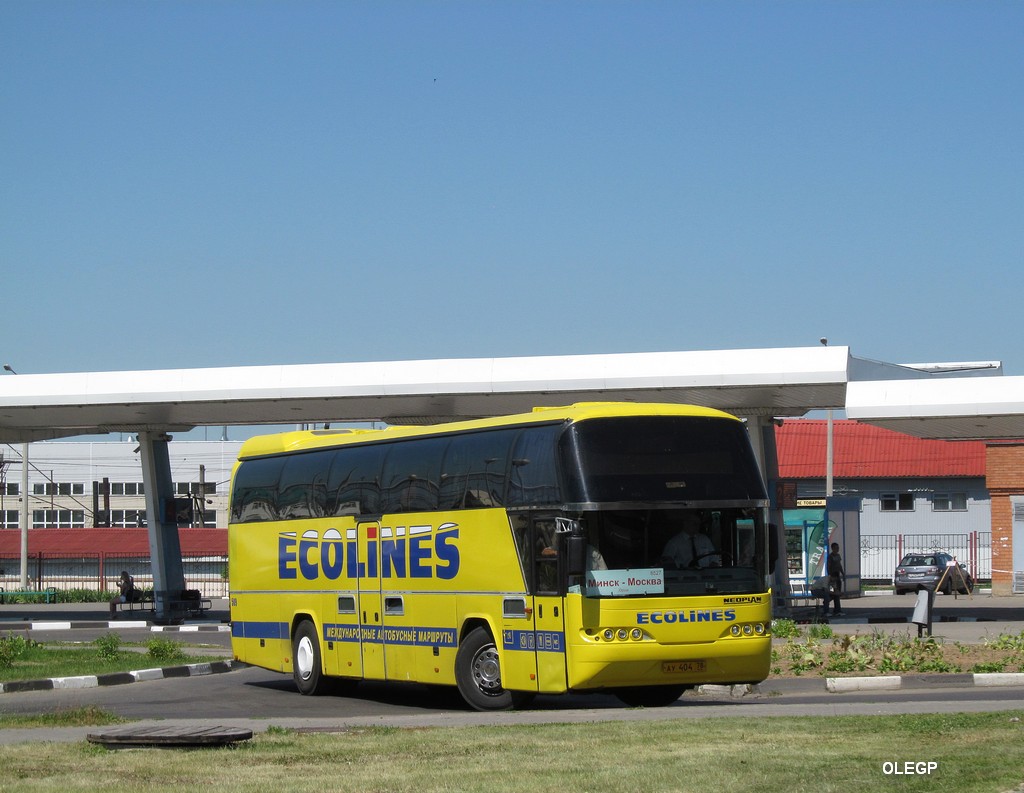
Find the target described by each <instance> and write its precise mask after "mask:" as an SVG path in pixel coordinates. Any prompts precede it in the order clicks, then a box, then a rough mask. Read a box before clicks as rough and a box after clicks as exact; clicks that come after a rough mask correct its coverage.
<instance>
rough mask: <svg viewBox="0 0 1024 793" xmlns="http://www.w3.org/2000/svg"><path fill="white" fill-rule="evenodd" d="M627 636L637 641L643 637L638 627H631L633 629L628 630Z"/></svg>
mask: <svg viewBox="0 0 1024 793" xmlns="http://www.w3.org/2000/svg"><path fill="white" fill-rule="evenodd" d="M629 636H630V638H631V639H632V640H633V641H635V642H638V641H640V640H641V639H642V638H644V632H643V631H642V630H640V629H639V628H633V630H631V631H630V632H629Z"/></svg>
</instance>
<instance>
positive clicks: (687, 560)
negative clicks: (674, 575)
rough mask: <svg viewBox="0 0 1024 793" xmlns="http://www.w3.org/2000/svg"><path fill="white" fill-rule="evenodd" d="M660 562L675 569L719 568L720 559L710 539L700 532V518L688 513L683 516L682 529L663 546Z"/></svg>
mask: <svg viewBox="0 0 1024 793" xmlns="http://www.w3.org/2000/svg"><path fill="white" fill-rule="evenodd" d="M661 558H662V562H663V563H665V562H667V563H668V566H673V565H674V566H675V567H676V568H677V569H683V568H685V567H720V566H721V564H722V557H721V556H719V555H718V551H717V550H716V549H715V546H714V544H712V542H711V538H710V537H708V536H707V535H706V534H702V533H701V531H700V516H699V515H697V514H696V513H693V512H689V513H686V514H684V515H683V528H682V531H680V532H679V534H677V535H676V536H675V537H673V538H672V539H671V540H669V541H668V542H667V543H666V544H665V550H663V551H662V552H661Z"/></svg>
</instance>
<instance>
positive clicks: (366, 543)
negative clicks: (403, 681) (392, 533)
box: [356, 520, 385, 680]
mask: <svg viewBox="0 0 1024 793" xmlns="http://www.w3.org/2000/svg"><path fill="white" fill-rule="evenodd" d="M356 542H357V543H358V545H359V553H358V555H357V557H356V558H357V559H358V561H357V563H356V564H357V574H358V580H359V589H358V592H359V602H358V604H357V607H358V608H357V612H356V613H357V616H358V618H359V647H360V650H361V651H362V656H363V677H364V678H366V679H368V680H383V679H384V678H385V669H384V632H383V616H384V605H383V599H382V598H381V591H380V521H376V520H372V521H363V522H360V523H357V524H356Z"/></svg>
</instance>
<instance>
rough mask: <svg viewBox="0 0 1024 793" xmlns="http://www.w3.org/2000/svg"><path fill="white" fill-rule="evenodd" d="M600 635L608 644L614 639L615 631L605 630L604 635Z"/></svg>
mask: <svg viewBox="0 0 1024 793" xmlns="http://www.w3.org/2000/svg"><path fill="white" fill-rule="evenodd" d="M602 635H603V636H604V639H605V641H607V642H610V641H611V640H612V639H614V638H615V631H613V630H612V629H611V628H605V629H604V633H603V634H602Z"/></svg>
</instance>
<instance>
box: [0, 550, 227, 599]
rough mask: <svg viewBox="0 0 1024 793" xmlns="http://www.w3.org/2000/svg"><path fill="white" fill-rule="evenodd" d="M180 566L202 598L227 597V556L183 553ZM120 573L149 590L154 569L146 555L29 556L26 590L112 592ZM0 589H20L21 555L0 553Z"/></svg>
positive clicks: (41, 554)
mask: <svg viewBox="0 0 1024 793" xmlns="http://www.w3.org/2000/svg"><path fill="white" fill-rule="evenodd" d="M181 563H182V570H183V571H184V574H185V587H186V588H187V589H198V590H199V591H200V592H201V593H202V596H203V597H208V598H209V597H227V594H228V577H227V570H228V558H227V557H226V556H196V555H188V554H183V555H182V557H181ZM122 570H126V571H127V572H128V573H129V575H131V576H133V577H134V578H135V585H136V586H137V587H139V588H140V589H150V588H152V586H153V570H152V566H151V564H150V559H149V555H148V554H146V555H140V554H123V553H85V554H61V553H49V552H47V553H34V554H29V556H28V588H29V589H33V590H44V589H47V588H48V587H54V588H56V589H58V590H62V591H67V590H73V589H88V590H99V591H101V592H107V591H110V592H113V591H114V590H116V589H117V579H118V577H119V576H120V575H121V571H122ZM0 586H2V587H3V588H4V590H5V591H7V592H12V591H15V590H19V589H21V556H20V555H18V554H0Z"/></svg>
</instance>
